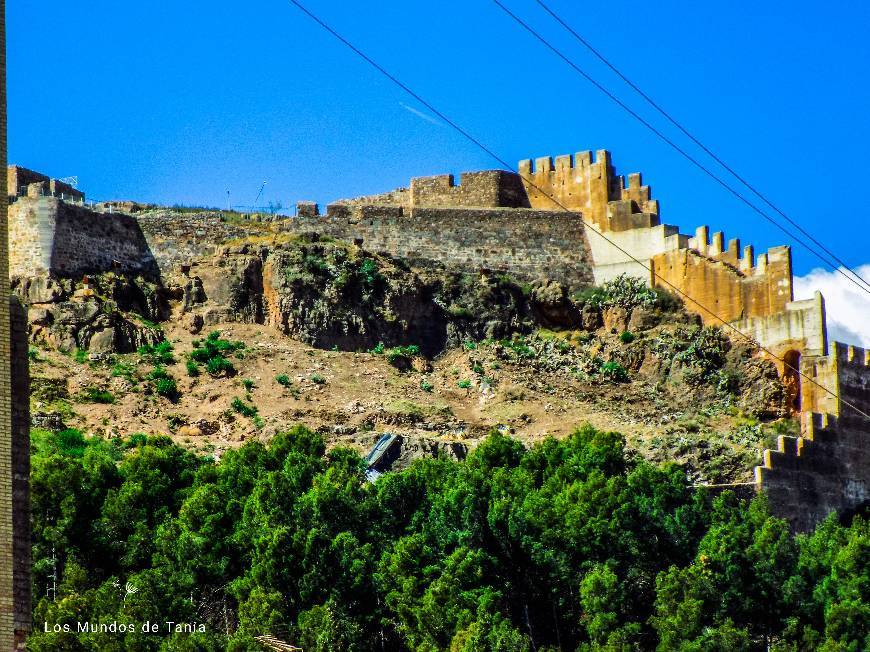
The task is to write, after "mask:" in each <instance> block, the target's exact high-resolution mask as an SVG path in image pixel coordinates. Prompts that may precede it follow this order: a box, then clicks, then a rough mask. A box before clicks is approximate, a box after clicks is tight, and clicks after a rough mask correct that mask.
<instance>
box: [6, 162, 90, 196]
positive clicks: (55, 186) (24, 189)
mask: <svg viewBox="0 0 870 652" xmlns="http://www.w3.org/2000/svg"><path fill="white" fill-rule="evenodd" d="M34 184H36V185H37V186H39V188H40V193H41V194H45V195H51V196H53V197H58V198H63V199H65V200H67V201H76V202H81V201H84V198H85V194H84V193H83V192H82V191H80V190H77V189H76V188H73V187H72V186H71V185H69V184H68V183H65V182H63V181H60V180H58V179H52V178H51V177H49V176H48V175H45V174H42V173H41V172H35V171H34V170H28V169H27V168H23V167H21V166H20V165H10V166H8V167H7V168H6V186H7V189H8V190H7V192H8V193H9V196H10V197H26V196H27V194H28V191H29V188H30V186H33V185H34Z"/></svg>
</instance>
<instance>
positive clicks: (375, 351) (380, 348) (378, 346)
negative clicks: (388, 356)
mask: <svg viewBox="0 0 870 652" xmlns="http://www.w3.org/2000/svg"><path fill="white" fill-rule="evenodd" d="M369 353H372V354H374V355H383V353H384V343H383V342H378V343H377V344H375V348H373V349H372V350H371V351H369Z"/></svg>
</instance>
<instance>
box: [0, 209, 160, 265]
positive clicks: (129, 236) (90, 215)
mask: <svg viewBox="0 0 870 652" xmlns="http://www.w3.org/2000/svg"><path fill="white" fill-rule="evenodd" d="M9 245H10V258H9V266H10V269H9V271H10V274H11V275H12V276H13V277H15V276H27V275H32V274H33V273H35V272H48V271H51V272H53V273H56V274H59V275H61V276H76V275H81V274H87V273H89V272H98V271H103V270H111V269H115V270H118V271H130V272H139V273H145V274H155V273H156V271H157V268H156V265H155V262H154V259H153V257H152V256H151V255H150V252H149V249H148V246H147V243H146V242H145V238H144V236H143V234H142V231H141V229H140V227H139V224H138V222H137V221H136V219H135V218H133V217H130V216H129V215H117V214H116V215H104V214H101V213H95V212H93V211H90V210H88V209H86V208H84V207H81V206H76V205H74V204H69V203H67V202H64V201H62V200H60V199H56V198H54V197H21V198H19V199H18V200H17V201H16V202H15V203H13V204H12V205H11V206H10V207H9Z"/></svg>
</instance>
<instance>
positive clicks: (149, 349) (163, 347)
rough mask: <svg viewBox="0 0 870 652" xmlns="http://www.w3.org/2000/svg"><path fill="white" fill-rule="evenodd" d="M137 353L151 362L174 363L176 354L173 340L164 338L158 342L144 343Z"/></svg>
mask: <svg viewBox="0 0 870 652" xmlns="http://www.w3.org/2000/svg"><path fill="white" fill-rule="evenodd" d="M137 353H138V354H139V355H141V356H142V357H143V358H145V359H146V360H147V361H148V362H150V363H151V364H173V363H174V362H175V356H174V355H173V354H172V342H170V341H169V340H163V341H162V342H158V343H157V344H153V345H152V344H143V345H142V346H140V347H139V349H138V350H137Z"/></svg>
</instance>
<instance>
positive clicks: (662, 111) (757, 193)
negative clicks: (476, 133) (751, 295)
mask: <svg viewBox="0 0 870 652" xmlns="http://www.w3.org/2000/svg"><path fill="white" fill-rule="evenodd" d="M535 2H537V3H538V5H540V6H541V8H542V9H543V10H544V11H546V12H547V13H548V14H550V16H552V17H553V19H554V20H555V21H556V22H557V23H559V24H560V25H561V26H562V27H564V28H565V30H566V31H568V33H570V34H571V35H572V36H573V37H574V38H575V39H577V40H578V41H579V42H580V43H581V44H582V45H583V46H584V47H585V48H586V49H588V50H589V51H590V52H591V53H592V54H594V55H595V56H596V57H597V58H598V59H599V60H600V61H601V62H602V63H604V65H605V66H607V67H608V68H610V70H612V71H613V72H614V73H615V74H616V75H617V76H618V77H619V78H620V79H621V80H622V81H624V82H625V83H626V84H628V85H629V86H630V87H631V88H632V89H633V90H634V91H635V92H636V93H637V94H638V95H640V96H641V97H642V98H643V99H644V100H646V102H647V103H648V104H649V105H650V106H651V107H653V108H654V109H655V110H656V111H658V112H659V113H660V114H661V115H662V116H664V117H665V118H666V119H667V120H668V122H670V123H671V124H672V125H674V126H675V127H676V128H677V129H679V130H680V131H681V132H683V134H685V136H686V137H688V138H689V139H690V140H691V141H692V142H693V143H695V144H696V145H697V146H698V147H700V148H701V149H702V150H703V151H704V152H705V153H706V154H707V155H709V156H710V158H712V159H713V160H714V161H716V162H717V163H718V164H719V165H721V166H722V167H723V168H724V169H725V170H727V171H728V172H729V173H730V174H731V176H733V177H734V178H735V179H737V180H738V181H739V182H740V183H742V184H743V185H744V186H745V187H746V188H747V189H749V190H750V191H751V192H752V193H753V194H754V195H755V196H756V197H758V198H759V199H760V200H761V201H763V202H764V203H765V204H767V205H768V206H769V207H770V208H772V209H773V210H774V211H776V212H777V213H778V214H779V215H780V216H782V217H783V218H784V219H785V220H786V221H787V222H788V223H789V224H791V225H792V226H793V227H795V228H796V229H797V230H798V231H800V232H801V233H803V234H804V235H805V236H806V237H808V238H809V239H810V240H811V241H812V242H813V243H814V244H815V245H816V246H818V247H819V248H820V249H821V250H822V251H824V252H825V253H826V254H828V255H829V256H830V257H831V258H832V259H834V260H835V261H837V263H839V264H840V265H841V266H842V267H843V268H844V269H846V270H848V271H849V273H850V274H852V276H854V277H855V278H856V279H858V280H859V281H861V282H862V283H863V284H864V285H865V286H867V287H868V288H870V283H868V282H867V280H866V279H865V278H864V277H862V276H861V275H860V274H858V272H856V271H855V270H854V269H852V268H851V267H850V266H849V265H848V264H847V263H846V262H845V261H843V260H842V259H841V258H840V257H839V256H837V255H836V254H835V253H834V252H833V251H831V250H830V249H828V248H827V247H826V246H825V245H824V244H823V243H822V242H819V241H818V240H817V239H816V238H815V237H813V235H812V234H811V233H808V232H807V231H806V230H805V229H804V228H803V227H802V226H801V225H800V224H798V223H797V222H795V221H794V220H793V219H792V218H791V217H789V216H788V215H787V214H786V213H785V212H784V211H782V210H781V209H780V208H779V207H777V206H776V205H775V204H774V203H773V202H772V201H771V200H770V199H768V198H767V197H766V196H765V195H764V194H762V193H761V191H760V190H758V189H757V188H756V187H755V186H754V185H752V184H751V183H749V182H748V181H747V180H746V179H745V178H744V177H743V176H742V175H740V174H738V173H737V171H736V170H735V169H734V168H733V167H731V166H730V165H729V164H728V163H726V162H725V161H724V160H722V158H721V157H719V156H718V155H716V153H714V152H713V151H712V150H711V149H710V148H709V147H707V146H706V145H705V144H704V143H702V142H701V141H700V140H698V138H697V137H696V136H695V135H694V134H692V133H691V132H690V131H689V130H688V129H686V128H685V127H684V126H683V125H682V124H680V123H679V122H678V121H677V120H676V119H675V118H674V117H673V116H672V115H671V114H670V113H668V112H667V111H666V110H665V109H664V108H662V106H661V105H660V104H659V103H658V102H656V101H655V100H653V99H652V98H651V97H650V96H649V95H647V94H646V93H645V92H644V91H643V90H642V89H641V88H640V87H638V86H637V84H635V83H634V82H632V81H631V80H630V79H629V78H628V77H626V76H625V75H624V74H623V73H622V72H621V71H620V70H619V69H618V68H617V67H616V66H615V65H613V64H612V63H611V62H610V61H608V60H607V58H606V57H605V56H604V55H603V54H601V52H599V51H598V50H597V49H596V48H595V47H593V45H592V44H591V43H590V42H589V41H587V40H586V39H585V38H583V37H582V36H581V35H580V34H578V33H577V31H576V30H574V29H573V28H572V27H571V26H570V25H568V23H567V22H565V20H563V19H562V17H561V16H559V15H558V14H557V13H556V12H555V11H553V10H552V9H551V8H550V7H549V6H547V4H546V3H545V2H543V0H535Z"/></svg>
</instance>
